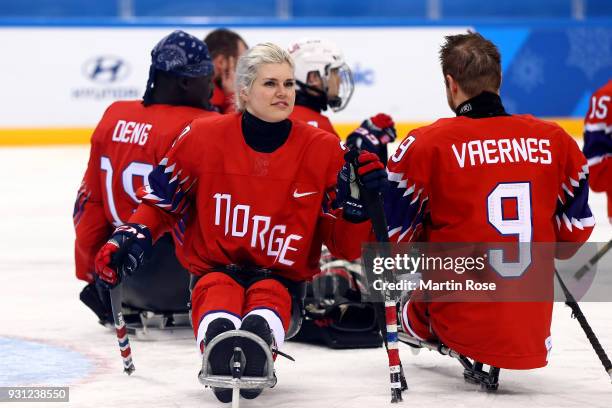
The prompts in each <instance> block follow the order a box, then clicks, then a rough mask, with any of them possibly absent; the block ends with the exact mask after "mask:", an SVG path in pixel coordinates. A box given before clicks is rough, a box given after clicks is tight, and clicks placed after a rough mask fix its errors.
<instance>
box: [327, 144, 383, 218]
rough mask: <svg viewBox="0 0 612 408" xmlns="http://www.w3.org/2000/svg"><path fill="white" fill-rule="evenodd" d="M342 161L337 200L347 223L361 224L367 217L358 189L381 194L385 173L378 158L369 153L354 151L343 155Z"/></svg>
mask: <svg viewBox="0 0 612 408" xmlns="http://www.w3.org/2000/svg"><path fill="white" fill-rule="evenodd" d="M344 160H345V163H344V166H342V170H341V171H340V173H338V184H337V189H338V192H337V200H338V203H339V204H340V206H342V208H343V215H344V218H345V219H346V220H347V221H349V222H354V223H359V222H363V221H365V220H367V219H368V218H369V217H368V214H367V211H366V208H365V204H364V203H363V201H362V200H361V197H360V192H359V189H360V187H361V188H365V189H367V190H368V192H369V193H371V194H379V193H382V192H383V190H384V188H385V187H386V185H387V172H386V170H385V166H384V165H383V164H382V162H381V161H380V159H379V158H378V156H377V155H375V154H374V153H371V152H366V151H361V152H360V151H358V150H356V149H354V150H351V151H349V152H348V153H346V154H345V155H344Z"/></svg>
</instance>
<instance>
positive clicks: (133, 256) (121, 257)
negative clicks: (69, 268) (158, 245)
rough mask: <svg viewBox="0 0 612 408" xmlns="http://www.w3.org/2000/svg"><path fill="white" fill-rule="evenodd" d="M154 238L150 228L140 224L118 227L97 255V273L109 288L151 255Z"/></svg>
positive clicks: (132, 271)
mask: <svg viewBox="0 0 612 408" xmlns="http://www.w3.org/2000/svg"><path fill="white" fill-rule="evenodd" d="M152 246H153V240H152V239H151V233H150V232H149V229H148V228H147V227H146V226H144V225H140V224H125V225H122V226H120V227H118V228H117V229H116V230H115V232H114V233H113V235H112V236H111V238H110V239H109V240H108V241H107V242H106V244H104V245H103V246H102V248H100V250H99V251H98V254H97V255H96V260H95V268H96V274H97V275H98V277H99V278H100V280H101V283H103V284H105V286H107V288H108V289H112V288H113V287H115V286H117V285H118V284H119V283H120V282H121V278H122V277H123V276H126V275H131V274H132V273H134V271H136V270H137V269H138V268H139V267H140V266H141V265H142V264H143V263H144V262H145V259H147V258H149V257H150V256H151V252H152Z"/></svg>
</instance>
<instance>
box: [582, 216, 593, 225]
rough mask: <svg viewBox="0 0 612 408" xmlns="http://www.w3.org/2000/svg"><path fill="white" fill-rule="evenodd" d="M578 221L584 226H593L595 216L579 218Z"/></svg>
mask: <svg viewBox="0 0 612 408" xmlns="http://www.w3.org/2000/svg"><path fill="white" fill-rule="evenodd" d="M579 221H580V223H581V224H582V225H583V226H585V227H593V226H595V217H593V216H591V217H587V218H581V219H580V220H579Z"/></svg>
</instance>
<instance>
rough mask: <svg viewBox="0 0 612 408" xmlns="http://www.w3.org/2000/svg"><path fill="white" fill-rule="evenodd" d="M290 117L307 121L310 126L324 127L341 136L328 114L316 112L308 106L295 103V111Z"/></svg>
mask: <svg viewBox="0 0 612 408" xmlns="http://www.w3.org/2000/svg"><path fill="white" fill-rule="evenodd" d="M289 118H290V119H291V120H299V121H302V122H306V123H308V124H309V125H310V126H314V127H316V128H319V129H323V130H325V131H327V132H329V133H331V134H334V135H336V136H337V137H338V138H340V136H338V133H336V130H335V129H334V127H333V126H332V124H331V122H330V121H329V118H328V117H327V116H324V115H321V114H320V113H319V112H316V111H314V110H312V109H310V108H308V107H306V106H301V105H295V106H294V108H293V112H292V113H291V116H289Z"/></svg>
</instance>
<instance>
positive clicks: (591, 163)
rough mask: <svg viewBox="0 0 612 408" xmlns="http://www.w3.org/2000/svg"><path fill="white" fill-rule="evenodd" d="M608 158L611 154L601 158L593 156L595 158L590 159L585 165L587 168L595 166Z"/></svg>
mask: <svg viewBox="0 0 612 408" xmlns="http://www.w3.org/2000/svg"><path fill="white" fill-rule="evenodd" d="M608 157H612V154H611V153H606V154H604V155H601V156H595V157H591V158H590V159H589V160H588V161H587V164H588V166H589V167H592V166H595V165H596V164H599V163H601V162H602V161H604V160H605V159H607V158H608Z"/></svg>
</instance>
